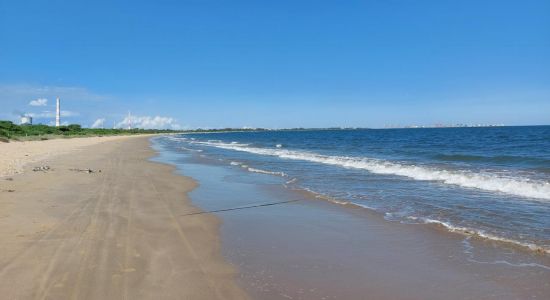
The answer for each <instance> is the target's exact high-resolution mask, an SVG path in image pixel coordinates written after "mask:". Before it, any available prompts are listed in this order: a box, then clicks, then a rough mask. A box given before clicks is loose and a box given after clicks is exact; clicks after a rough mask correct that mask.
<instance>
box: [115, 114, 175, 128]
mask: <svg viewBox="0 0 550 300" xmlns="http://www.w3.org/2000/svg"><path fill="white" fill-rule="evenodd" d="M130 124H131V126H132V128H142V129H174V130H178V129H181V126H180V125H179V124H178V122H177V120H176V119H174V118H170V117H161V116H154V117H151V116H131V117H126V118H124V120H122V122H119V123H118V124H117V125H116V127H118V128H127V127H128V126H129V125H130Z"/></svg>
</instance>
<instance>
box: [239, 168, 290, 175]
mask: <svg viewBox="0 0 550 300" xmlns="http://www.w3.org/2000/svg"><path fill="white" fill-rule="evenodd" d="M247 170H248V171H249V172H254V173H260V174H268V175H277V176H281V177H285V176H286V174H285V173H283V172H272V171H266V170H261V169H255V168H247Z"/></svg>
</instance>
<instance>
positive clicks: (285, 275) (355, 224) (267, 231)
mask: <svg viewBox="0 0 550 300" xmlns="http://www.w3.org/2000/svg"><path fill="white" fill-rule="evenodd" d="M154 141H155V142H154V144H156V146H155V148H156V149H158V150H159V152H161V157H159V159H158V160H159V161H163V162H165V163H170V164H173V165H176V166H177V167H178V173H179V174H185V175H187V176H191V177H192V178H194V179H195V180H197V181H198V182H199V184H200V185H199V186H198V187H197V188H196V189H195V190H193V191H192V192H191V193H190V198H191V199H192V201H193V203H194V204H195V205H198V206H199V207H200V208H201V209H202V210H204V211H213V212H215V213H214V214H215V215H216V216H218V217H219V218H220V219H221V220H222V221H223V226H222V227H221V238H222V248H223V253H224V256H225V257H226V258H227V260H228V261H229V262H231V263H232V264H233V265H235V266H237V267H238V270H239V273H240V275H241V278H240V283H241V285H242V286H243V287H244V288H245V289H246V291H247V292H248V293H249V294H250V295H251V296H252V297H254V298H257V299H281V298H283V297H292V298H295V299H321V298H323V297H325V298H326V299H333V298H338V299H364V298H365V297H367V298H373V299H464V298H472V299H522V298H529V297H537V298H539V297H542V298H544V297H547V295H548V293H549V292H550V291H549V290H548V285H547V284H546V282H545V280H544V279H545V278H546V277H547V275H548V269H547V268H541V267H540V266H539V265H537V264H535V263H531V262H530V261H532V259H533V260H535V261H539V259H543V260H545V259H544V257H540V256H539V255H538V254H535V253H526V252H528V251H525V249H523V248H521V249H519V248H518V249H514V247H510V248H508V247H506V249H502V248H501V246H502V245H500V244H495V243H492V242H490V241H484V240H480V239H476V238H474V237H472V238H469V237H466V236H463V235H461V234H457V233H452V232H448V231H447V230H444V229H443V228H441V227H440V226H414V225H413V226H411V225H409V224H402V223H399V222H391V221H388V220H386V219H384V216H383V215H380V214H379V213H375V212H374V211H370V210H366V209H359V208H358V207H355V206H350V205H335V204H334V203H331V202H330V201H323V200H320V199H316V198H315V196H313V195H311V194H308V193H304V192H303V191H296V190H292V189H288V188H286V187H285V186H284V183H285V178H282V177H280V176H271V175H268V174H263V173H257V172H247V171H246V170H242V168H237V167H235V166H233V165H231V164H230V162H231V161H232V160H231V159H232V158H231V159H227V160H224V161H220V160H219V158H216V157H213V158H212V157H210V158H209V157H208V156H206V155H201V154H198V153H196V152H194V151H189V150H186V149H180V148H179V145H178V144H173V143H172V142H169V140H163V139H162V138H158V139H154ZM295 199H303V200H300V201H296V202H292V203H285V200H295ZM275 202H279V203H284V204H281V205H272V206H266V207H257V208H250V209H236V210H228V208H239V207H241V208H245V207H254V206H255V205H257V204H264V203H275ZM216 211H218V212H216ZM418 225H420V224H418ZM515 250H519V251H520V252H516V251H515ZM503 255H504V256H503ZM532 255H533V256H532ZM524 259H527V261H526V260H524ZM545 261H546V262H547V260H545ZM544 265H547V263H544ZM420 287H422V288H420Z"/></svg>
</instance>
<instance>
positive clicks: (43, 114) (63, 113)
mask: <svg viewBox="0 0 550 300" xmlns="http://www.w3.org/2000/svg"><path fill="white" fill-rule="evenodd" d="M26 115H28V116H31V117H33V118H54V117H55V112H54V111H48V110H45V111H43V112H39V113H27V114H26ZM79 115H80V113H78V112H76V111H69V110H62V111H61V116H62V117H77V116H79Z"/></svg>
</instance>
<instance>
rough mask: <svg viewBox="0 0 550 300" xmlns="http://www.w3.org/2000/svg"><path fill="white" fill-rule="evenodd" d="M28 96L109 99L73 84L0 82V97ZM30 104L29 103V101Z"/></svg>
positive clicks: (16, 98)
mask: <svg viewBox="0 0 550 300" xmlns="http://www.w3.org/2000/svg"><path fill="white" fill-rule="evenodd" d="M23 97H26V98H27V99H29V98H31V99H32V98H39V99H37V100H40V99H41V98H46V99H47V98H55V97H60V98H61V99H62V100H63V99H70V100H75V101H104V100H109V99H110V97H109V96H107V95H100V94H96V93H93V92H91V91H90V90H88V89H87V88H84V87H75V86H48V85H31V84H0V99H3V98H6V99H15V100H17V101H20V100H18V99H21V98H23ZM29 104H30V103H29Z"/></svg>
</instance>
